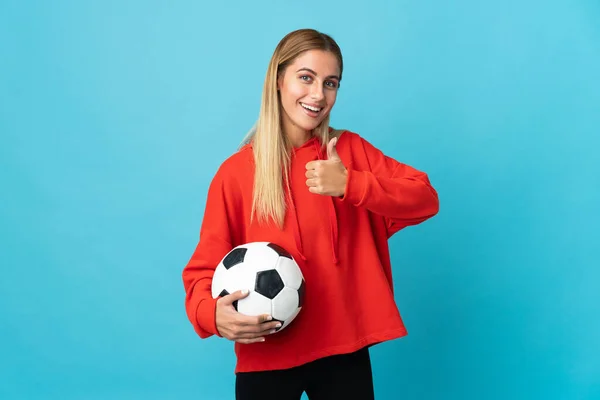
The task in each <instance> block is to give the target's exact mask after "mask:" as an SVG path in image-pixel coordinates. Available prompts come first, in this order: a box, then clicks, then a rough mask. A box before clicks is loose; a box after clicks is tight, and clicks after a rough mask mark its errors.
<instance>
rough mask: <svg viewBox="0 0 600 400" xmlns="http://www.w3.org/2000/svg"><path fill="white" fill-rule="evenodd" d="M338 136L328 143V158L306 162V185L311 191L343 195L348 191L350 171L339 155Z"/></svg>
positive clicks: (329, 194) (327, 194) (326, 194)
mask: <svg viewBox="0 0 600 400" xmlns="http://www.w3.org/2000/svg"><path fill="white" fill-rule="evenodd" d="M336 144H337V138H333V139H331V140H330V141H329V143H328V144H327V160H317V161H310V162H309V163H307V164H306V178H308V179H307V180H306V186H308V190H309V191H310V192H311V193H316V194H321V195H325V196H342V195H343V194H344V192H345V191H346V182H347V181H348V171H347V170H346V167H344V164H342V160H341V159H340V157H339V156H338V153H337V150H336V149H335V145H336Z"/></svg>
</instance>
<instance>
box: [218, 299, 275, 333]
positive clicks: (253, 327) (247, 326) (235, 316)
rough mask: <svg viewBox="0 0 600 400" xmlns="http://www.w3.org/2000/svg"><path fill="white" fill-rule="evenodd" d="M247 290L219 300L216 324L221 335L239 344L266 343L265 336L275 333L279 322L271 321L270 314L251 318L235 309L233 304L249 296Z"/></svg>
mask: <svg viewBox="0 0 600 400" xmlns="http://www.w3.org/2000/svg"><path fill="white" fill-rule="evenodd" d="M248 294H249V292H248V291H247V290H244V291H242V290H238V291H237V292H233V293H231V294H228V295H226V296H223V297H220V298H219V299H218V300H217V311H216V324H217V330H218V331H219V334H220V335H221V336H222V337H224V338H226V339H229V340H233V341H236V342H238V343H244V344H248V343H256V342H264V341H265V336H266V335H269V334H272V333H275V328H279V327H280V326H281V323H280V322H279V321H271V320H272V319H273V318H272V317H271V316H270V315H268V314H263V315H258V316H254V317H250V316H248V315H244V314H241V313H239V312H237V311H236V310H235V308H233V302H234V301H236V300H240V299H243V298H244V297H246V296H248Z"/></svg>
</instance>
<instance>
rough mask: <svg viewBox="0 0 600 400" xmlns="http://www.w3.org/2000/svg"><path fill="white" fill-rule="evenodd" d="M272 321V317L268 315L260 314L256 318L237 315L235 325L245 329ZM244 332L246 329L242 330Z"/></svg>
mask: <svg viewBox="0 0 600 400" xmlns="http://www.w3.org/2000/svg"><path fill="white" fill-rule="evenodd" d="M272 320H273V317H272V316H270V315H269V314H261V315H258V316H249V315H244V314H239V316H238V320H237V323H238V324H239V325H240V326H242V327H244V328H246V327H248V326H256V325H260V324H262V323H264V322H269V321H272ZM244 330H245V331H248V330H247V329H244Z"/></svg>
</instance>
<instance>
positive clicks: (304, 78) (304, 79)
mask: <svg viewBox="0 0 600 400" xmlns="http://www.w3.org/2000/svg"><path fill="white" fill-rule="evenodd" d="M300 80H303V81H304V82H310V81H311V80H312V78H311V77H310V76H309V75H302V76H300Z"/></svg>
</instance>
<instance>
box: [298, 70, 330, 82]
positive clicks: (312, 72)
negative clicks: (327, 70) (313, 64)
mask: <svg viewBox="0 0 600 400" xmlns="http://www.w3.org/2000/svg"><path fill="white" fill-rule="evenodd" d="M300 71H308V72H310V73H311V74H313V75H315V76H319V74H317V73H316V72H315V71H313V70H312V69H310V68H306V67H303V68H300V69H299V70H298V71H296V72H300ZM330 78H335V79H337V80H338V81H339V80H340V77H339V76H337V75H329V76H328V77H326V78H325V79H330Z"/></svg>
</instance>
